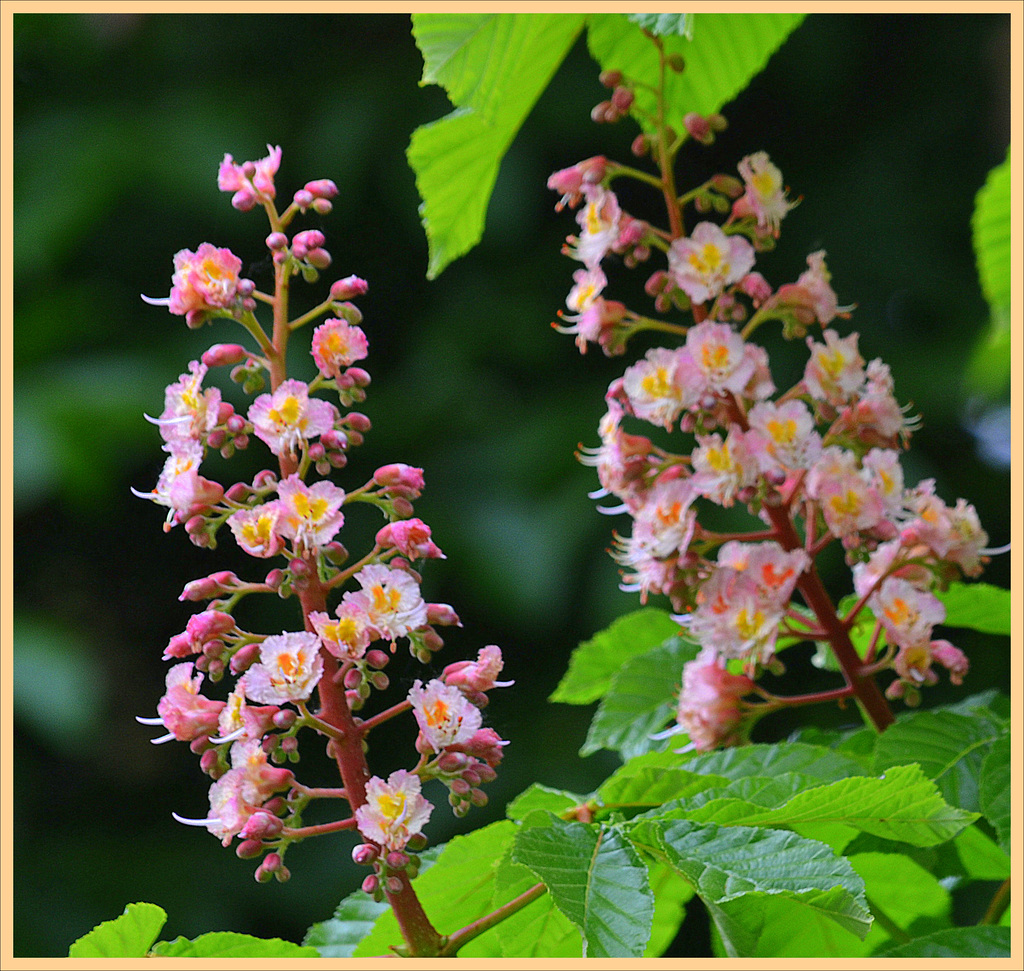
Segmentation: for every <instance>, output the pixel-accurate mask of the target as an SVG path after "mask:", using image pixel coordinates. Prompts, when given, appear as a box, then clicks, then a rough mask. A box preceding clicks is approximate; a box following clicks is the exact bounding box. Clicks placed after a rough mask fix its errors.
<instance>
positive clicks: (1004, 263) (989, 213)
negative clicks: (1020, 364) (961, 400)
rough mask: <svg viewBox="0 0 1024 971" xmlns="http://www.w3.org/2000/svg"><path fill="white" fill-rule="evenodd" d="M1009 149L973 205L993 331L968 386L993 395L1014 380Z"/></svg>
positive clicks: (981, 346) (974, 359) (975, 359)
mask: <svg viewBox="0 0 1024 971" xmlns="http://www.w3.org/2000/svg"><path fill="white" fill-rule="evenodd" d="M1010 201H1011V200H1010V150H1009V148H1007V150H1006V159H1005V161H1003V162H1002V163H1001V164H1000V165H997V166H996V167H995V168H994V169H992V171H991V172H989V174H988V179H987V180H986V181H985V185H984V186H982V188H981V189H980V190H979V191H978V195H977V197H976V198H975V202H974V215H973V216H972V218H971V230H972V234H973V238H974V255H975V258H976V260H977V263H978V279H979V280H980V282H981V292H982V293H983V294H984V295H985V299H986V300H987V301H988V305H989V311H990V321H989V327H988V332H987V333H986V334H984V335H983V336H982V338H981V340H980V341H979V343H978V345H977V346H976V347H975V349H974V351H973V353H972V356H971V361H970V365H969V367H968V371H967V380H968V383H969V384H970V385H971V386H973V387H974V388H976V389H978V390H979V391H982V392H985V393H987V394H989V395H990V396H995V395H996V394H999V393H1000V392H1002V391H1003V390H1004V389H1005V387H1006V385H1007V383H1008V382H1009V379H1010V278H1011V265H1012V264H1011V262H1010Z"/></svg>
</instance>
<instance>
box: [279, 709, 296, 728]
mask: <svg viewBox="0 0 1024 971" xmlns="http://www.w3.org/2000/svg"><path fill="white" fill-rule="evenodd" d="M298 717H299V714H298V712H296V711H293V710H292V709H291V708H282V709H281V710H280V711H278V712H275V714H274V718H273V721H274V727H275V728H279V729H281V731H283V732H286V731H288V730H289V729H290V728H291V727H292V725H294V724H295V720H296V719H297V718H298Z"/></svg>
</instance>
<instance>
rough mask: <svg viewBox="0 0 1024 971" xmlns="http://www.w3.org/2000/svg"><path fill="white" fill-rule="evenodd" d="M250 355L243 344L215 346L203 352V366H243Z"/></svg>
mask: <svg viewBox="0 0 1024 971" xmlns="http://www.w3.org/2000/svg"><path fill="white" fill-rule="evenodd" d="M248 354H249V352H248V351H247V350H246V349H245V348H244V347H242V345H241V344H214V345H213V347H211V348H209V350H207V351H204V352H203V364H205V365H206V366H207V367H220V366H221V365H225V366H226V365H229V364H241V362H242V361H244V360H245V359H246V357H248Z"/></svg>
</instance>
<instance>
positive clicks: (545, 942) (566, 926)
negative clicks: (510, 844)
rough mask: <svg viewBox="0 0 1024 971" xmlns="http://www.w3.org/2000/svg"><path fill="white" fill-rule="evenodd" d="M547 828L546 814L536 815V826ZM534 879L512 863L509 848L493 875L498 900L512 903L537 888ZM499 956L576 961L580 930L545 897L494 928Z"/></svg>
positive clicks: (580, 944)
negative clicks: (570, 959) (538, 823)
mask: <svg viewBox="0 0 1024 971" xmlns="http://www.w3.org/2000/svg"><path fill="white" fill-rule="evenodd" d="M538 819H540V820H542V822H541V823H540V824H541V825H546V823H547V814H538V816H537V817H535V818H534V820H533V821H531V822H535V821H537V820H538ZM537 882H538V880H537V875H536V874H535V873H534V872H533V871H532V870H531V869H530V868H529V867H525V866H521V865H520V864H518V863H513V862H512V860H511V848H510V851H509V855H508V856H506V858H505V859H504V860H503V861H502V863H501V865H500V866H499V867H498V870H497V872H496V874H495V892H496V894H497V899H500V900H514V899H515V898H516V897H518V896H519V895H520V894H522V893H525V892H526V891H527V890H529V889H530V888H531V887H533V886H535V885H536V884H537ZM497 936H498V941H499V942H500V947H501V955H502V957H505V958H545V959H547V960H551V959H554V958H578V957H581V956H582V954H583V936H582V935H581V934H580V930H579V928H578V927H577V926H576V925H575V924H574V923H573V922H572V921H571V920H569V918H568V917H566V916H565V914H563V913H562V912H561V911H560V910H559V909H558V907H556V906H555V902H554V900H552V898H551V894H549V893H545V894H543V895H542V896H540V897H538V898H537V899H536V900H534V901H533V902H532V903H529V904H527V906H526V907H524V908H523V909H522V910H520V911H517V912H516V913H514V914H512V915H511V916H510V917H508V918H506V919H505V920H503V921H502V922H501V923H500V924H499V925H498V927H497Z"/></svg>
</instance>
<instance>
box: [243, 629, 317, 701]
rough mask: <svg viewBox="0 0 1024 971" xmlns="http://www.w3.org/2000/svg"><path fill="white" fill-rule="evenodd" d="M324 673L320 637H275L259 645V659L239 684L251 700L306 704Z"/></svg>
mask: <svg viewBox="0 0 1024 971" xmlns="http://www.w3.org/2000/svg"><path fill="white" fill-rule="evenodd" d="M323 673H324V661H323V658H322V657H321V656H320V638H318V637H317V636H316V634H313V633H310V632H309V631H299V632H293V633H286V634H275V635H273V636H271V637H268V638H267V639H266V640H265V641H264V642H263V643H262V644H261V645H260V659H259V661H258V662H257V663H256V664H254V665H252V667H250V668H249V670H248V671H246V673H245V675H244V677H243V678H242V679H241V681H240V683H241V684H244V690H245V696H246V698H248V699H249V700H250V701H257V702H260V703H261V704H265V705H280V704H284V703H285V702H288V701H305V700H306V699H307V698H309V696H310V695H311V694H312V693H313V689H314V688H315V687H316V686H317V683H318V682H319V681H320V677H321V675H322V674H323Z"/></svg>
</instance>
